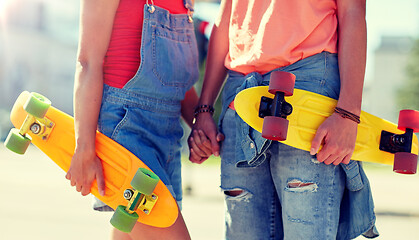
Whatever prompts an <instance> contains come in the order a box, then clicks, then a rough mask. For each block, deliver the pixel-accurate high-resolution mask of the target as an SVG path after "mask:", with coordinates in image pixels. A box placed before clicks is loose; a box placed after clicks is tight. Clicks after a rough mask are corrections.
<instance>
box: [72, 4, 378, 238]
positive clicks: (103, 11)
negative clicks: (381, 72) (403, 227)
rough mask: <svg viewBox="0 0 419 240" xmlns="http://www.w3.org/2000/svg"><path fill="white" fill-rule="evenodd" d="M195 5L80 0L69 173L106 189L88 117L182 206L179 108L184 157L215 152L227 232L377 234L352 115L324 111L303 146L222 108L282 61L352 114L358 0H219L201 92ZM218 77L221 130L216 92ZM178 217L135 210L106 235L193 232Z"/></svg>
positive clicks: (362, 48) (356, 92) (357, 85)
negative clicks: (151, 222) (164, 223)
mask: <svg viewBox="0 0 419 240" xmlns="http://www.w3.org/2000/svg"><path fill="white" fill-rule="evenodd" d="M192 13H193V3H192V2H191V1H190V0H170V1H169V0H154V1H152V0H148V1H144V0H110V1H106V2H104V1H99V0H81V16H80V17H81V18H80V39H79V50H78V57H77V68H76V76H75V90H74V115H75V129H76V150H75V154H74V157H73V160H72V164H71V167H70V170H69V171H68V173H67V176H66V177H67V179H69V181H70V182H71V185H72V186H75V187H76V189H77V191H79V192H81V193H82V194H83V195H87V194H88V193H89V192H90V186H91V183H92V181H93V180H97V182H98V186H99V189H100V191H101V193H102V194H104V191H105V190H104V189H105V187H104V181H103V171H102V164H101V162H100V160H99V159H98V158H97V157H96V155H95V140H94V139H95V131H96V129H98V130H99V131H101V132H102V133H104V134H105V135H107V136H109V137H111V138H112V139H114V140H115V141H117V142H119V143H120V144H121V145H123V146H124V147H125V148H127V149H128V150H130V151H131V152H133V153H134V154H136V155H137V156H138V157H139V158H141V159H142V160H143V161H144V162H145V163H146V164H147V165H148V166H150V168H151V169H152V170H153V171H154V172H155V173H156V174H157V175H158V176H159V177H160V178H161V179H162V180H163V182H164V183H165V184H166V186H167V187H168V188H169V190H171V193H172V194H173V196H174V198H175V199H176V200H177V201H178V203H179V206H181V204H180V203H181V200H182V188H181V176H180V138H181V137H182V134H183V131H182V127H181V125H180V121H179V118H180V117H182V118H183V119H184V120H185V121H186V122H187V123H188V124H189V126H191V127H192V130H193V131H192V133H191V135H190V137H189V139H188V143H189V146H190V151H191V154H190V160H191V161H192V162H195V163H201V162H203V161H205V160H206V159H207V158H208V157H209V156H210V155H211V154H214V155H221V187H222V189H223V190H224V193H225V199H226V206H227V211H226V239H292V240H294V239H322V240H323V239H352V238H355V237H357V236H359V235H361V234H364V235H366V236H368V237H375V236H377V233H376V231H375V227H374V226H375V215H374V212H373V202H372V197H371V192H370V186H369V184H368V179H367V177H366V175H365V173H364V171H363V169H362V166H361V165H360V163H358V162H356V161H350V157H351V154H352V152H353V149H354V145H355V138H356V129H357V123H356V122H354V121H351V120H349V119H347V118H342V117H341V116H340V115H339V114H333V115H332V116H331V117H329V118H328V119H327V120H326V121H325V122H324V123H323V124H322V125H321V127H320V128H319V130H318V132H317V134H316V137H315V140H314V141H313V145H312V146H313V148H312V151H311V152H310V153H309V152H305V151H301V150H297V149H294V148H291V147H288V146H286V145H283V144H280V143H278V142H272V141H269V140H265V139H263V138H262V137H261V136H260V134H258V133H257V132H255V131H254V130H253V129H251V128H249V127H248V126H247V125H246V124H245V123H244V122H242V121H241V120H240V118H239V117H238V116H237V114H235V111H234V108H233V107H229V105H230V103H231V102H232V100H233V99H234V96H235V94H236V93H237V92H239V91H240V90H242V89H245V88H248V87H252V86H257V85H268V84H269V79H270V74H271V72H272V71H287V72H291V73H293V74H295V75H296V83H295V87H296V88H300V89H306V90H310V91H313V92H316V93H320V94H323V95H326V96H329V97H332V98H335V99H338V107H340V108H342V109H345V110H346V111H349V112H351V113H352V114H354V115H359V114H360V111H361V110H360V106H361V99H362V86H363V80H364V72H365V61H366V26H365V0H364V1H362V0H321V1H287V0H272V1H262V0H260V1H259V0H258V1H247V0H227V1H222V3H221V9H220V14H219V17H218V18H217V21H216V23H215V26H214V28H213V32H212V35H211V39H210V43H209V52H208V59H207V66H206V72H205V77H204V85H203V89H202V93H201V96H200V98H199V99H198V96H197V94H196V92H195V90H194V88H193V84H194V83H195V81H196V80H197V78H198V53H197V49H196V42H195V36H194V29H193V23H192V21H191V20H192ZM338 53H339V54H338ZM226 76H227V80H226V81H224V80H225V78H226ZM223 84H224V90H223V94H222V99H223V108H222V114H221V117H220V128H219V130H217V127H216V124H215V123H214V121H213V119H212V113H213V111H214V109H213V107H212V105H213V103H214V102H215V100H216V98H217V96H218V94H219V92H220V89H221V87H222V86H223ZM85 103H88V104H85ZM194 117H195V120H196V121H195V124H194V125H192V119H193V118H194ZM81 123H83V124H81ZM321 144H323V148H322V150H321V151H318V149H319V147H320V145H321ZM316 153H317V155H315V154H316ZM316 156H317V157H316ZM95 208H96V209H99V210H107V209H109V207H107V206H106V205H104V204H102V203H100V202H97V203H96V204H95ZM179 216H180V217H179V218H178V220H177V221H176V222H175V224H174V225H173V226H171V227H169V228H165V229H158V228H153V227H150V226H146V225H143V224H141V223H137V224H136V226H135V227H134V229H133V231H132V232H131V233H130V234H126V233H122V232H119V231H117V230H114V231H113V233H112V239H143V238H144V239H190V236H189V233H188V230H187V228H186V225H185V223H184V221H183V218H182V214H181V213H180V212H179ZM203 219H205V218H203Z"/></svg>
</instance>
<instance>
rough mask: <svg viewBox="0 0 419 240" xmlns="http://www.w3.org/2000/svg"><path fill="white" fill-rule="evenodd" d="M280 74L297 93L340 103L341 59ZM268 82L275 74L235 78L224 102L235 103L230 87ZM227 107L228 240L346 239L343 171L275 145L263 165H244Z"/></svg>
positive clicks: (224, 183) (311, 62) (323, 58)
mask: <svg viewBox="0 0 419 240" xmlns="http://www.w3.org/2000/svg"><path fill="white" fill-rule="evenodd" d="M277 70H283V71H288V72H292V73H294V74H295V75H296V83H295V88H299V89H304V90H308V91H312V92H316V93H319V94H322V95H326V96H328V97H331V98H335V99H337V98H338V96H339V89H340V78H339V70H338V64H337V56H336V54H330V53H320V54H318V55H315V56H313V57H310V58H307V59H305V60H301V61H300V62H297V63H296V64H293V65H290V66H288V67H285V68H281V69H277ZM269 76H270V73H267V74H265V75H260V74H258V73H251V74H249V75H247V76H244V75H241V74H240V73H235V72H233V73H232V72H230V74H229V78H228V79H227V82H226V86H225V88H224V89H225V90H226V89H227V91H230V93H226V94H225V96H224V99H231V98H229V96H230V95H233V92H234V88H235V87H234V86H230V85H236V86H238V84H237V83H234V82H236V81H237V82H239V84H244V83H243V82H245V81H250V82H251V81H252V80H249V79H255V80H256V82H257V84H258V85H268V84H269ZM229 89H230V90H229ZM228 103H229V101H228V102H225V103H223V105H224V109H226V110H225V113H224V115H223V117H222V119H221V121H220V126H221V131H222V132H223V133H224V135H225V140H224V142H223V144H222V148H221V159H222V160H221V188H222V189H223V191H224V193H225V202H226V216H225V223H226V239H229V240H232V239H240V240H247V239H248V240H250V239H252V240H254V239H263V240H265V239H290V240H305V239H310V240H328V239H341V238H338V237H337V236H338V235H339V234H338V229H339V226H340V221H341V220H342V219H341V218H340V216H341V203H342V199H343V196H344V192H345V187H346V177H347V176H346V174H345V171H344V168H343V167H341V166H340V165H338V166H335V165H333V164H331V165H326V164H323V163H320V162H318V161H317V159H316V158H315V157H313V156H311V155H310V153H309V152H307V151H303V150H300V149H296V148H293V147H290V146H288V145H285V144H282V143H280V142H275V141H273V142H269V144H270V145H269V146H268V147H267V148H266V149H265V150H264V152H263V154H262V155H263V156H264V158H263V160H261V161H259V162H258V164H256V165H248V164H247V165H246V166H245V165H244V164H241V163H243V159H241V158H242V157H243V156H245V155H246V154H243V151H246V150H241V149H238V148H240V147H238V146H246V145H244V144H237V141H236V137H237V135H239V134H241V133H242V132H243V131H240V130H239V131H238V130H237V129H236V128H237V124H238V121H237V118H238V116H237V114H236V113H235V111H234V110H232V109H229V108H225V106H226V105H228ZM243 128H246V127H243ZM247 128H249V127H248V126H247ZM247 131H250V133H249V136H251V138H254V136H256V135H258V134H259V135H260V133H257V132H256V131H255V130H254V129H250V130H247ZM259 137H260V136H259ZM238 139H239V140H240V139H242V137H239V138H238ZM244 148H246V147H244ZM248 148H249V149H250V148H255V145H250V147H248ZM244 160H246V159H244ZM247 160H249V159H247ZM354 164H356V165H357V163H356V162H354ZM240 166H244V167H240ZM366 183H367V182H366ZM233 193H235V194H233ZM237 193H239V194H238V195H237ZM369 194H370V193H369ZM367 207H369V206H367ZM368 223H369V224H370V222H368ZM369 227H371V225H369V226H367V228H366V229H365V230H360V231H361V232H359V233H357V234H361V233H363V232H362V231H367V230H368V229H369Z"/></svg>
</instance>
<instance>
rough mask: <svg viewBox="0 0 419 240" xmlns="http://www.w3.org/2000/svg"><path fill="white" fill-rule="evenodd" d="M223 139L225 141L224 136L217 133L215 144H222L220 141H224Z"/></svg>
mask: <svg viewBox="0 0 419 240" xmlns="http://www.w3.org/2000/svg"><path fill="white" fill-rule="evenodd" d="M224 139H225V136H224V134H222V133H220V132H219V133H217V142H222V141H224Z"/></svg>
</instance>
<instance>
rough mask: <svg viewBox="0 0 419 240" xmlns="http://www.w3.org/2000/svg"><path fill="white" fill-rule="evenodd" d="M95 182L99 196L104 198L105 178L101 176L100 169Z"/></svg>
mask: <svg viewBox="0 0 419 240" xmlns="http://www.w3.org/2000/svg"><path fill="white" fill-rule="evenodd" d="M96 182H97V188H98V190H99V194H100V195H101V196H105V189H106V186H105V178H104V176H103V169H102V168H101V169H100V170H99V171H98V172H97V173H96Z"/></svg>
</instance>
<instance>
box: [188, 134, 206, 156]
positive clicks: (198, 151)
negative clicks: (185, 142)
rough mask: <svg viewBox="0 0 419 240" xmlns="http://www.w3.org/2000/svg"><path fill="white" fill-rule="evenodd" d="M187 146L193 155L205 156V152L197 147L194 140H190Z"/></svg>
mask: <svg viewBox="0 0 419 240" xmlns="http://www.w3.org/2000/svg"><path fill="white" fill-rule="evenodd" d="M189 146H190V147H192V148H191V149H193V150H194V153H195V154H196V155H198V156H200V157H202V156H206V154H205V152H203V151H202V150H201V148H199V147H198V145H197V144H196V142H195V138H191V142H190V143H189Z"/></svg>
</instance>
